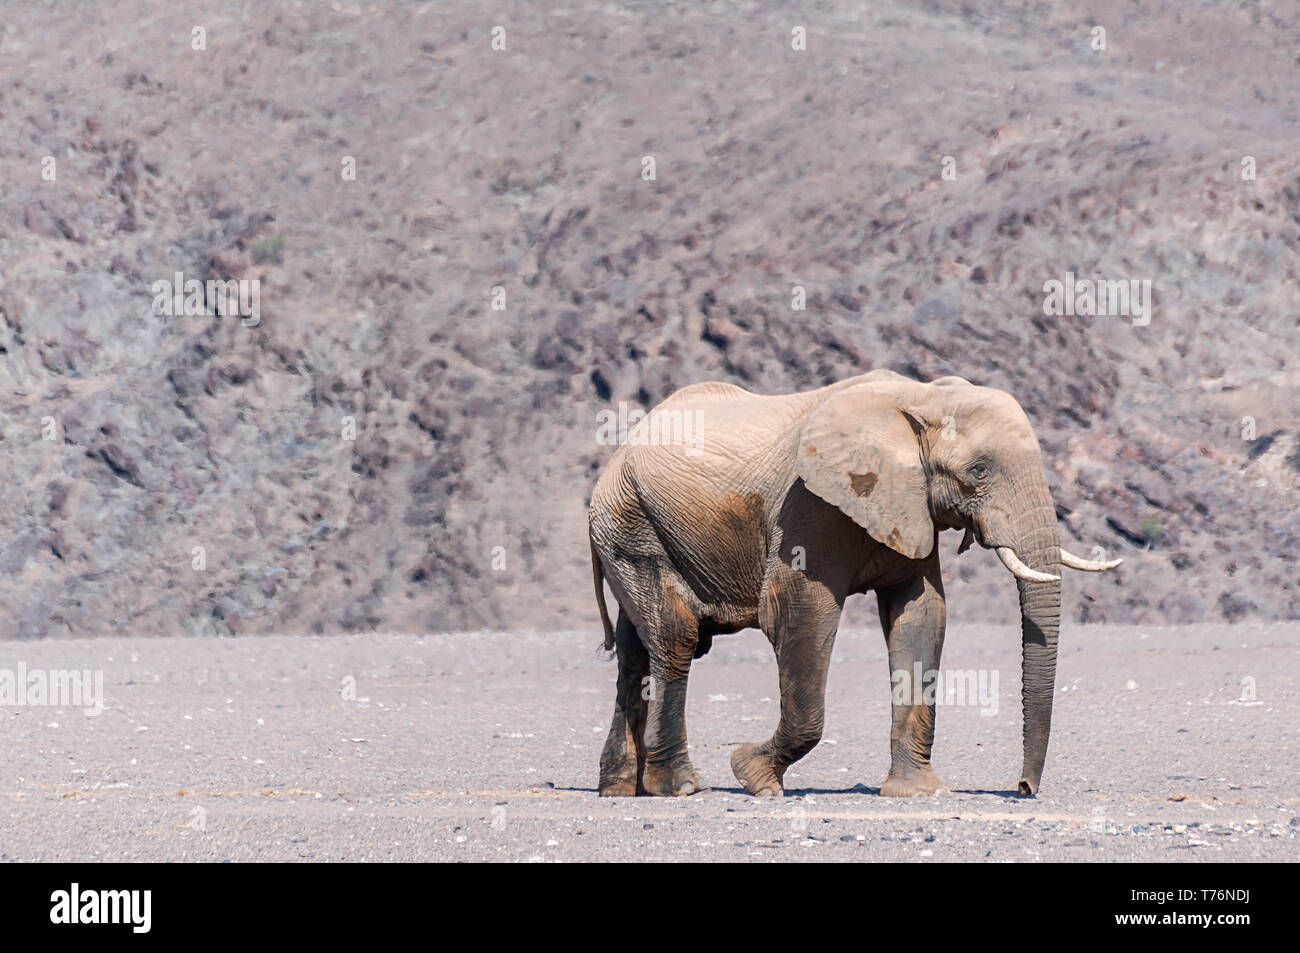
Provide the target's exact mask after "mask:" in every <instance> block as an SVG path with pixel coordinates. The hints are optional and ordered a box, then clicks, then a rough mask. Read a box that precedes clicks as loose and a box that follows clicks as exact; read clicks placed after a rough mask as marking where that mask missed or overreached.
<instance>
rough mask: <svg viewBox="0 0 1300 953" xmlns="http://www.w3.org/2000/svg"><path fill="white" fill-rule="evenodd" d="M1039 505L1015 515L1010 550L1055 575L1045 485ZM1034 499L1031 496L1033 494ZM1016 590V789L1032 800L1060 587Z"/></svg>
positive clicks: (1048, 705) (1055, 535)
mask: <svg viewBox="0 0 1300 953" xmlns="http://www.w3.org/2000/svg"><path fill="white" fill-rule="evenodd" d="M1042 494H1043V496H1044V497H1045V499H1043V500H1039V501H1035V503H1034V505H1033V506H1032V507H1031V508H1029V509H1027V510H1023V511H1021V512H1020V514H1019V515H1018V517H1017V519H1016V522H1015V530H1014V537H1015V540H1016V542H1015V544H1014V546H1015V551H1016V553H1017V554H1018V555H1019V556H1020V559H1021V560H1022V561H1023V562H1024V563H1025V564H1026V565H1027V566H1028V567H1029V568H1030V569H1032V570H1034V571H1036V572H1039V573H1046V574H1049V575H1051V576H1056V577H1059V576H1060V572H1061V542H1060V534H1059V532H1058V530H1057V528H1056V510H1055V508H1054V507H1053V506H1052V502H1051V497H1050V495H1049V494H1048V493H1047V489H1046V486H1044V487H1043V488H1042ZM1035 495H1037V494H1035ZM1016 585H1017V586H1018V587H1019V589H1020V633H1021V634H1020V642H1021V650H1022V653H1023V654H1022V660H1021V700H1022V702H1023V705H1024V757H1025V760H1024V766H1023V768H1022V769H1021V772H1020V786H1019V790H1020V793H1021V794H1022V795H1026V796H1029V795H1033V794H1036V793H1037V791H1038V783H1039V780H1040V779H1041V778H1042V775H1043V762H1044V761H1045V760H1046V758H1047V738H1048V735H1049V734H1050V732H1051V728H1052V698H1053V695H1054V693H1055V691H1056V640H1057V634H1058V632H1059V631H1060V625H1061V583H1060V580H1059V578H1057V579H1056V580H1055V581H1051V582H1037V581H1033V582H1031V581H1028V580H1026V579H1017V580H1016Z"/></svg>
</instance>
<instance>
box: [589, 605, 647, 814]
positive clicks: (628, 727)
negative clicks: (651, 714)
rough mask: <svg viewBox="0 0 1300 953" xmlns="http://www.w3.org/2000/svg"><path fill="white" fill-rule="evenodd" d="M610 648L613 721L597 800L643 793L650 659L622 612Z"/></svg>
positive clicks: (603, 753) (606, 741)
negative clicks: (613, 653)
mask: <svg viewBox="0 0 1300 953" xmlns="http://www.w3.org/2000/svg"><path fill="white" fill-rule="evenodd" d="M614 645H615V648H616V650H617V652H618V688H617V690H616V694H615V698H614V721H613V723H612V724H611V725H610V728H609V736H608V737H607V738H606V739H605V748H604V750H603V751H601V753H600V785H599V792H600V796H601V797H632V796H633V795H637V794H643V793H644V788H643V787H642V786H641V776H642V774H643V772H644V770H645V744H644V738H643V733H644V731H645V720H646V695H647V693H648V692H649V681H650V657H649V655H647V654H646V650H645V646H644V645H642V644H641V640H640V639H639V638H638V637H637V634H636V629H635V628H633V626H632V623H631V622H630V621H629V620H628V618H627V615H626V614H625V613H623V612H620V613H619V616H618V625H617V627H616V628H615V630H614Z"/></svg>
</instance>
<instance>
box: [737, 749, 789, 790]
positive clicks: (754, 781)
mask: <svg viewBox="0 0 1300 953" xmlns="http://www.w3.org/2000/svg"><path fill="white" fill-rule="evenodd" d="M731 773H732V774H734V775H735V776H736V780H737V781H739V782H740V783H741V784H743V785H744V786H745V790H746V791H748V792H749V793H750V794H752V795H754V796H755V797H780V796H781V795H783V794H784V793H785V789H784V788H783V787H782V781H783V780H784V776H785V768H784V767H783V766H782V767H780V768H778V767H777V764H776V762H775V761H773V760H772V755H771V754H770V753H769V752H767V751H766V750H764V748H763V746H762V745H754V744H749V745H741V746H740V747H739V748H737V749H736V750H735V751H733V752H731Z"/></svg>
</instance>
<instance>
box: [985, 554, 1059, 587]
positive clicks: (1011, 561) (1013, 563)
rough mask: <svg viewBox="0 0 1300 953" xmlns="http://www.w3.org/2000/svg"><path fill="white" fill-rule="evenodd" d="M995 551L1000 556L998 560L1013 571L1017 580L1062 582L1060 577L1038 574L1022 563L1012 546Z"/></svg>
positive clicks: (1043, 573) (1012, 573)
mask: <svg viewBox="0 0 1300 953" xmlns="http://www.w3.org/2000/svg"><path fill="white" fill-rule="evenodd" d="M995 551H996V552H997V554H998V559H1000V560H1002V565H1004V566H1006V567H1007V569H1009V570H1010V571H1011V575H1013V576H1015V577H1016V578H1017V579H1023V580H1024V581H1025V582H1060V581H1061V577H1060V576H1053V575H1050V574H1049V573H1045V572H1037V571H1036V570H1033V569H1030V568H1029V567H1028V566H1026V565H1025V564H1024V563H1022V562H1021V561H1020V557H1019V556H1017V555H1016V554H1015V551H1014V550H1012V549H1011V547H1010V546H999V547H998V548H997V550H995Z"/></svg>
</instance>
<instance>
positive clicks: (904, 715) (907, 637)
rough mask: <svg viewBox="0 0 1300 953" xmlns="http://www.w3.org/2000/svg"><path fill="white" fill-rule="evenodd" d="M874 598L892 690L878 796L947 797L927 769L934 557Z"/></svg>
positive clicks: (941, 612)
mask: <svg viewBox="0 0 1300 953" xmlns="http://www.w3.org/2000/svg"><path fill="white" fill-rule="evenodd" d="M877 595H878V598H879V601H880V621H881V625H882V626H883V628H884V630H885V642H886V644H887V645H888V648H889V672H890V685H891V689H892V693H891V699H892V718H891V723H890V731H889V758H890V765H889V776H888V777H887V778H885V781H884V783H883V784H882V785H881V786H880V793H881V794H883V795H884V796H885V797H919V796H923V795H936V794H947V793H948V788H947V787H946V786H945V785H944V783H943V782H942V781H940V780H939V779H938V777H936V776H935V773H934V769H933V768H932V767H931V765H930V750H931V748H932V746H933V745H934V713H935V703H934V700H933V699H934V694H933V692H931V693H929V694H927V693H926V692H925V687H926V685H928V684H930V682H931V680H934V679H938V678H939V657H940V655H941V654H942V652H943V635H944V627H945V622H946V618H947V610H946V607H945V604H944V595H943V580H942V577H941V575H940V572H939V561H938V559H937V558H932V559H931V560H930V561H929V563H928V565H927V567H926V571H925V573H924V574H923V575H922V576H920V577H918V578H917V579H915V580H913V581H912V582H909V583H904V584H902V585H900V586H896V587H894V588H893V589H886V590H881V591H880V592H879V593H878V594H877ZM918 673H920V679H919V681H918Z"/></svg>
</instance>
